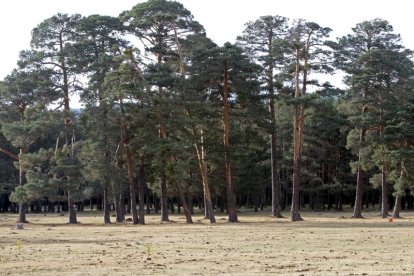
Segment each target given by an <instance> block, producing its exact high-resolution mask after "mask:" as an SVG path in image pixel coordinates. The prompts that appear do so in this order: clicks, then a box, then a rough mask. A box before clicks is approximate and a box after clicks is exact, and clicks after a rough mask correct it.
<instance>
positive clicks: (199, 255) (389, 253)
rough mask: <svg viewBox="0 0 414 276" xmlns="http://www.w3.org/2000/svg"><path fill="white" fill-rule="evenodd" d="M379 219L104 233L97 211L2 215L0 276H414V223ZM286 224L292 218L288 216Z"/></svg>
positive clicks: (120, 228)
mask: <svg viewBox="0 0 414 276" xmlns="http://www.w3.org/2000/svg"><path fill="white" fill-rule="evenodd" d="M378 214H379V213H378V212H375V213H374V212H372V213H365V214H364V215H365V216H366V218H365V219H351V218H349V217H350V216H351V213H310V212H309V213H307V212H302V216H303V217H304V219H305V221H302V222H290V220H289V219H288V218H282V219H275V218H271V217H269V216H268V215H267V214H265V215H264V213H259V214H253V213H240V214H239V219H240V221H241V223H237V224H229V223H227V222H226V217H225V216H217V221H218V223H217V224H215V225H210V224H209V223H208V220H204V219H203V218H202V217H201V216H194V217H193V220H194V222H195V223H194V224H193V225H186V224H185V219H184V216H174V215H172V216H171V217H170V218H171V219H172V220H173V221H174V222H173V223H168V224H160V223H159V216H155V215H151V216H148V217H146V221H147V225H145V226H138V225H132V224H130V223H125V224H111V225H103V224H102V220H103V219H102V215H101V213H98V212H85V213H83V214H82V213H80V214H79V217H78V219H79V221H80V224H78V225H68V224H66V222H67V217H66V216H63V217H62V216H58V215H57V214H47V215H46V216H45V215H44V214H39V215H33V214H28V220H29V221H30V223H29V224H25V225H24V229H23V230H18V229H16V223H15V221H16V215H10V214H8V215H7V214H1V215H0V274H1V275H57V274H58V275H223V274H231V275H266V274H268V275H276V274H277V275H336V274H338V275H414V214H413V213H402V216H403V217H404V218H403V219H397V220H394V221H393V222H389V221H388V219H381V218H379V216H378ZM284 215H286V216H288V214H284Z"/></svg>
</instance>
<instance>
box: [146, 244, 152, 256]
mask: <svg viewBox="0 0 414 276" xmlns="http://www.w3.org/2000/svg"><path fill="white" fill-rule="evenodd" d="M145 250H146V252H147V255H148V256H151V255H152V252H153V246H152V244H151V243H147V244H146V245H145Z"/></svg>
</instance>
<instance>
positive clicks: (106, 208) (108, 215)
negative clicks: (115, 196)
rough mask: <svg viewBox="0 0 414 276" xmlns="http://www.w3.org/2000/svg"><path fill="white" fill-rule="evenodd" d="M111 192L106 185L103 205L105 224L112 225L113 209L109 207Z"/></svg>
mask: <svg viewBox="0 0 414 276" xmlns="http://www.w3.org/2000/svg"><path fill="white" fill-rule="evenodd" d="M108 196H109V192H108V188H107V185H105V188H104V191H103V205H104V224H109V223H111V212H110V211H111V210H110V209H111V208H110V205H109V198H108Z"/></svg>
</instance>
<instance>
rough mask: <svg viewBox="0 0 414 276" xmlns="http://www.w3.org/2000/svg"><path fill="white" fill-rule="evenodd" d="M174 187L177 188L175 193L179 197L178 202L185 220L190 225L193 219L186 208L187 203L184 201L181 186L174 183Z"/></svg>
mask: <svg viewBox="0 0 414 276" xmlns="http://www.w3.org/2000/svg"><path fill="white" fill-rule="evenodd" d="M175 187H176V188H177V192H178V195H179V197H180V202H181V205H182V206H183V209H184V215H185V220H186V222H187V223H188V224H192V223H193V219H192V217H191V212H190V208H188V204H187V201H186V200H185V196H184V192H183V189H182V188H181V185H180V183H179V182H178V181H177V182H176V184H175Z"/></svg>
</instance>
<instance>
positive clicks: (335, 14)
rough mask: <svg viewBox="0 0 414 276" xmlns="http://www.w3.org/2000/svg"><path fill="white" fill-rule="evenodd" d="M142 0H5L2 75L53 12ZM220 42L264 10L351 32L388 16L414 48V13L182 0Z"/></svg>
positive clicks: (341, 5) (302, 2)
mask: <svg viewBox="0 0 414 276" xmlns="http://www.w3.org/2000/svg"><path fill="white" fill-rule="evenodd" d="M139 2H143V1H141V0H0V34H1V42H0V45H1V46H0V47H1V48H0V49H1V51H0V79H3V78H4V77H5V76H6V75H7V74H9V73H10V72H11V70H12V69H13V68H15V67H16V61H17V58H18V53H19V51H21V50H23V49H28V48H29V43H30V32H31V30H32V29H33V28H34V27H36V26H37V25H38V24H39V23H40V22H42V21H43V20H44V19H47V18H49V17H51V16H53V15H54V14H56V13H58V12H60V13H69V14H73V13H79V14H81V15H85V16H86V15H90V14H101V15H112V16H117V15H118V14H119V13H121V12H122V11H124V10H127V9H130V8H131V7H132V6H134V5H135V4H137V3H139ZM178 2H181V3H182V4H183V5H184V6H185V7H186V8H187V9H188V10H190V11H191V12H192V14H193V15H194V18H195V20H197V21H199V22H200V23H201V24H202V25H203V26H204V27H205V29H206V31H207V35H208V36H209V37H210V38H211V39H213V40H214V41H215V42H216V43H217V44H219V45H222V44H223V43H224V42H226V41H230V42H234V40H235V38H236V37H237V35H239V34H241V32H242V31H243V29H244V24H245V23H246V22H248V21H253V20H256V19H257V18H258V17H260V16H263V15H280V16H284V17H288V18H291V19H294V18H303V19H306V20H310V21H314V22H316V23H318V24H319V25H321V26H324V27H330V28H331V29H333V30H334V32H333V33H332V37H333V38H335V37H338V36H342V35H346V34H348V33H350V32H351V28H352V27H354V26H355V24H357V23H359V22H361V21H364V20H371V19H374V18H382V19H386V20H388V21H389V22H390V23H391V25H393V26H394V30H395V32H397V33H400V34H401V35H402V38H403V42H404V45H405V46H406V47H407V48H410V49H414V32H413V31H412V27H413V26H414V16H413V15H412V9H411V8H410V7H409V3H410V1H404V0H394V1H389V0H387V1H386V0H346V1H335V0H296V1H288V0H179V1H178Z"/></svg>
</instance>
